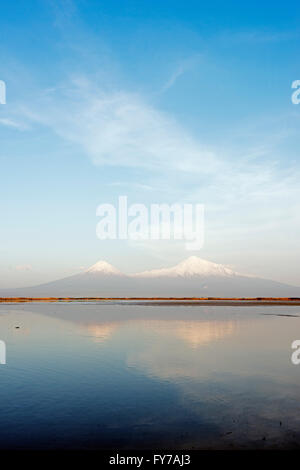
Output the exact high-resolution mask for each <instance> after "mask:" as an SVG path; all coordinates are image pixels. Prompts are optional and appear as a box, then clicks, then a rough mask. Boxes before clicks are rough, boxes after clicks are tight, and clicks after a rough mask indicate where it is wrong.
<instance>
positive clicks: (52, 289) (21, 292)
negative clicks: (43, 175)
mask: <svg viewBox="0 0 300 470" xmlns="http://www.w3.org/2000/svg"><path fill="white" fill-rule="evenodd" d="M0 296H2V297H4V296H7V297H88V296H89V297H298V296H300V288H299V287H295V286H289V285H286V284H282V283H279V282H275V281H270V280H266V279H260V278H257V277H254V276H245V275H241V274H239V273H237V272H235V271H233V270H232V269H230V268H229V267H227V266H224V265H221V264H216V263H212V262H210V261H207V260H203V259H201V258H198V257H196V256H191V257H189V258H187V259H186V260H183V261H182V262H180V263H179V264H177V265H176V266H173V267H170V268H162V269H155V270H152V271H144V272H142V273H137V274H133V275H126V274H123V273H122V272H121V271H119V270H118V269H116V268H115V267H114V266H112V265H110V264H109V263H107V262H106V261H99V262H98V263H96V264H94V265H93V266H91V267H90V268H89V269H87V270H86V271H85V272H82V273H80V274H76V275H74V276H69V277H66V278H64V279H60V280H57V281H53V282H49V283H47V284H41V285H39V286H34V287H28V288H20V289H0Z"/></svg>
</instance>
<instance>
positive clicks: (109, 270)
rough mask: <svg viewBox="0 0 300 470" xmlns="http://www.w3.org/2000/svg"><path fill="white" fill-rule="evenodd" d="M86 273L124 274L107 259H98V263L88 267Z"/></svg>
mask: <svg viewBox="0 0 300 470" xmlns="http://www.w3.org/2000/svg"><path fill="white" fill-rule="evenodd" d="M85 273H87V274H104V275H107V274H108V275H109V274H113V275H114V274H116V275H118V276H122V275H123V274H122V273H121V271H119V270H118V269H117V268H115V267H114V266H112V265H111V264H109V263H107V261H102V260H101V261H98V262H97V263H95V264H93V266H91V267H90V268H88V269H87V270H86V271H85Z"/></svg>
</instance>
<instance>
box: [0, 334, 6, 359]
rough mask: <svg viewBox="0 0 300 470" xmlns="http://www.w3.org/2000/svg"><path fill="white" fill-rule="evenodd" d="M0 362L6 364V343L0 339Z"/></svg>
mask: <svg viewBox="0 0 300 470" xmlns="http://www.w3.org/2000/svg"><path fill="white" fill-rule="evenodd" d="M0 364H6V344H5V342H4V341H1V340H0Z"/></svg>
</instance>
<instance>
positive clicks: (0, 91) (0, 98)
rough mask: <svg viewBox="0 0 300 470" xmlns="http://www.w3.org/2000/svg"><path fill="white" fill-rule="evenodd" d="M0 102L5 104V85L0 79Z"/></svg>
mask: <svg viewBox="0 0 300 470" xmlns="http://www.w3.org/2000/svg"><path fill="white" fill-rule="evenodd" d="M0 104H6V85H5V82H4V81H3V80H0Z"/></svg>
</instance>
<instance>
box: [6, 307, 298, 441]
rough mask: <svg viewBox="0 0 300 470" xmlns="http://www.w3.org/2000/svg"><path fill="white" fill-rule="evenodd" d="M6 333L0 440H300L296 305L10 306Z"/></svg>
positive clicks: (7, 310)
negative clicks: (294, 359)
mask: <svg viewBox="0 0 300 470" xmlns="http://www.w3.org/2000/svg"><path fill="white" fill-rule="evenodd" d="M17 327H19V328H17ZM0 339H1V340H4V341H5V342H6V345H7V364H6V365H0V422H1V427H0V448H20V449H24V448H26V449H58V448H67V449H74V448H79V449H112V448H113V449H120V450H121V449H143V448H144V449H159V448H167V449H203V448H205V449H223V448H242V449H243V448H258V449H260V448H274V447H275V448H294V447H298V445H300V405H299V398H300V365H299V366H295V365H293V364H292V362H291V353H292V349H291V343H292V341H294V340H295V339H300V307H297V306H287V307H283V306H281V307H279V306H269V307H250V306H247V307H224V306H223V307H210V306H196V305H195V306H184V305H181V306H177V305H156V306H151V305H139V304H138V303H122V302H118V303H117V302H105V303H101V302H98V303H70V304H61V303H54V304H53V303H52V304H44V303H43V304H38V303H36V304H18V305H13V304H12V305H4V304H2V305H0Z"/></svg>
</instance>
